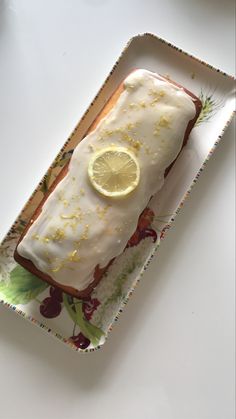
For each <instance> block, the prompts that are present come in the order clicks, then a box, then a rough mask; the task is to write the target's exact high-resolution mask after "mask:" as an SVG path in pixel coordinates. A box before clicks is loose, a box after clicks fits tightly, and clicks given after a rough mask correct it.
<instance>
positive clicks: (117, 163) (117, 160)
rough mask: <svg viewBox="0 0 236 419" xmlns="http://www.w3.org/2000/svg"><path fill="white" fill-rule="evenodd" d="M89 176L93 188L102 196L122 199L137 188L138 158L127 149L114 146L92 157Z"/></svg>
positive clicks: (138, 175) (138, 177)
mask: <svg viewBox="0 0 236 419" xmlns="http://www.w3.org/2000/svg"><path fill="white" fill-rule="evenodd" d="M88 175H89V179H90V181H91V183H92V185H93V187H94V188H95V189H96V190H97V191H98V192H100V193H101V194H102V195H105V196H110V197H122V196H125V195H127V194H129V193H130V192H132V191H133V190H134V189H135V188H136V187H137V185H138V183H139V179H140V168H139V164H138V162H137V159H136V157H135V156H134V155H133V153H131V152H130V151H129V150H127V148H124V147H115V146H113V147H107V148H104V149H103V150H100V151H98V152H97V153H95V154H94V155H93V156H92V158H91V159H90V161H89V165H88Z"/></svg>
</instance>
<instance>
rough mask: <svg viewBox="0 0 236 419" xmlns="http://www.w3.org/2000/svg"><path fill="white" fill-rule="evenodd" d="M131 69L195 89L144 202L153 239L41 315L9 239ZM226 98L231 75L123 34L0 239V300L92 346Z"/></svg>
mask: <svg viewBox="0 0 236 419" xmlns="http://www.w3.org/2000/svg"><path fill="white" fill-rule="evenodd" d="M134 68H146V69H148V70H151V71H154V72H157V73H159V74H162V75H165V76H169V77H170V78H171V79H172V80H174V81H176V82H177V83H179V84H181V85H183V86H184V87H186V88H187V89H188V90H190V91H191V92H193V93H194V94H195V95H197V96H199V97H200V98H201V100H202V102H203V110H202V112H201V115H200V117H199V119H198V122H197V124H196V126H195V128H194V129H193V131H192V133H191V135H190V138H189V141H188V144H187V146H186V147H184V149H183V150H182V152H181V155H180V156H179V157H178V159H177V161H176V163H175V164H174V166H173V168H172V169H171V171H170V173H169V174H168V176H167V178H166V180H165V184H164V186H163V188H162V190H161V191H160V192H159V193H158V194H157V195H156V196H154V197H153V198H152V200H151V201H150V203H149V207H150V208H151V210H152V211H153V212H154V214H155V217H154V220H153V222H152V224H151V225H149V226H148V231H149V233H150V231H152V232H153V231H155V232H156V233H157V240H156V242H155V243H154V242H153V238H154V235H153V234H152V233H151V234H150V235H146V238H143V239H142V240H141V241H140V242H139V243H138V244H137V245H136V246H133V247H130V248H127V249H126V250H125V251H124V253H123V254H122V255H120V256H119V257H117V258H116V260H115V262H114V263H113V264H112V265H111V267H110V268H109V270H108V272H107V274H106V275H105V276H104V277H103V279H102V280H101V282H100V284H99V285H98V286H97V288H96V289H95V290H94V291H93V293H92V295H91V298H90V299H89V300H88V301H86V302H82V301H79V300H75V299H74V300H71V299H70V298H68V297H67V296H66V295H64V299H63V302H62V303H60V304H61V308H62V307H63V306H64V309H63V310H61V311H60V313H58V312H59V309H58V310H54V313H53V312H52V313H51V315H56V314H57V316H56V317H54V318H48V317H47V318H46V317H45V316H44V315H41V314H40V305H41V303H42V301H43V300H44V299H45V298H48V297H49V295H50V294H49V291H50V290H49V287H48V286H47V285H46V284H45V283H43V282H41V280H39V279H37V278H35V277H33V276H32V275H31V274H28V273H27V271H24V270H23V269H22V268H20V267H19V265H17V264H16V262H15V261H14V259H13V252H14V249H15V246H16V243H17V241H18V239H19V237H20V234H21V232H22V230H23V228H24V226H25V225H26V224H27V223H28V221H29V220H30V218H31V216H32V214H33V213H34V211H35V209H36V207H37V206H38V204H39V203H40V201H41V199H42V198H43V196H44V194H45V193H46V191H47V189H48V188H49V186H50V185H51V183H52V182H53V180H54V179H55V177H56V176H57V175H58V173H59V172H60V170H61V169H62V168H63V166H64V165H65V164H66V163H67V162H68V160H69V158H70V156H71V154H72V152H73V150H74V148H75V147H76V145H77V144H78V143H79V141H81V139H82V138H83V137H84V135H85V133H86V131H87V130H88V128H89V126H90V125H91V123H92V122H93V120H94V119H95V118H96V116H97V115H98V113H99V112H100V110H101V109H102V108H103V106H104V104H105V103H106V101H107V100H108V99H109V97H110V96H111V94H112V93H113V92H114V90H115V89H116V88H117V86H118V85H119V83H120V82H121V81H122V80H123V79H124V78H125V77H126V76H127V74H128V73H130V71H131V70H132V69H134ZM234 97H235V79H234V78H233V77H232V76H229V75H227V74H225V73H223V72H222V71H220V70H219V69H216V68H214V67H212V66H210V65H209V64H207V63H205V62H203V61H201V60H199V59H197V58H195V57H193V56H191V55H189V54H187V53H186V52H184V51H182V50H181V49H179V48H177V47H176V46H174V45H172V44H170V43H168V42H166V41H165V40H163V39H161V38H158V37H157V36H155V35H153V34H149V33H145V34H142V35H138V36H135V37H133V38H131V40H130V41H129V42H128V44H127V45H126V47H125V48H124V50H123V51H122V53H121V55H120V57H119V58H118V60H117V61H116V63H115V65H114V66H113V68H112V70H111V72H110V74H109V75H108V77H107V79H106V80H105V82H104V84H103V85H102V87H101V89H100V90H99V92H98V94H97V95H96V97H95V99H94V100H93V102H92V103H91V105H90V106H89V108H88V109H87V111H86V112H85V114H84V115H83V117H82V119H81V120H80V122H79V123H78V125H77V126H76V128H75V130H74V131H73V132H72V134H71V136H70V137H69V139H68V140H67V141H66V143H65V145H64V146H63V148H62V149H61V151H60V152H59V154H58V155H57V157H56V159H55V160H54V162H53V163H52V165H51V166H50V168H49V169H48V171H47V173H46V174H45V176H44V178H43V179H42V180H41V182H40V183H39V185H38V187H37V188H36V190H35V191H34V193H33V194H32V196H31V197H30V199H29V201H28V202H27V204H26V206H25V207H24V208H23V210H22V212H21V214H20V215H19V217H18V218H17V219H16V221H15V223H14V224H13V226H12V227H11V229H10V230H9V232H8V233H7V235H6V237H5V238H4V240H3V241H2V243H1V245H0V301H1V303H3V304H4V305H5V306H6V307H8V308H10V309H12V310H14V311H15V313H17V314H19V315H21V316H23V317H24V318H25V319H27V320H30V321H31V322H32V323H33V324H35V325H38V326H40V328H41V329H42V330H45V331H46V332H49V333H50V334H51V335H52V336H55V337H57V338H58V339H60V340H61V341H63V342H64V343H66V344H67V345H69V346H70V347H71V348H72V349H74V350H76V351H82V352H90V351H94V350H95V349H98V348H100V347H101V346H102V345H103V344H104V342H105V341H106V338H107V336H108V334H109V332H110V330H111V329H112V326H113V324H114V322H115V320H116V319H117V318H118V316H119V314H120V313H121V312H122V310H123V308H124V305H125V304H126V303H127V301H128V300H129V297H130V296H131V294H132V292H133V290H134V288H135V286H136V285H137V283H138V282H139V280H140V278H141V277H142V275H143V273H144V271H145V270H146V269H147V266H148V265H149V263H150V261H151V259H152V258H153V256H154V253H155V252H156V250H157V249H158V247H159V245H160V242H161V240H162V239H163V238H164V236H165V232H166V231H167V230H168V229H169V228H170V226H171V224H172V223H173V221H174V218H175V216H176V215H177V214H178V213H179V211H180V209H181V207H182V206H183V203H184V201H185V199H186V197H187V196H188V195H189V193H190V191H191V189H192V187H193V185H194V184H195V183H196V181H197V179H198V177H199V175H200V173H201V172H202V170H203V168H204V166H205V164H206V162H207V161H208V160H209V158H210V156H211V155H212V153H213V151H214V149H215V147H216V146H217V144H218V143H219V141H220V140H221V138H222V135H223V133H224V131H225V129H226V128H227V126H228V125H229V123H230V121H231V119H232V117H233V114H234V109H235V101H234ZM41 312H42V310H41ZM49 314H50V313H49ZM47 316H48V314H47ZM72 337H73V338H72Z"/></svg>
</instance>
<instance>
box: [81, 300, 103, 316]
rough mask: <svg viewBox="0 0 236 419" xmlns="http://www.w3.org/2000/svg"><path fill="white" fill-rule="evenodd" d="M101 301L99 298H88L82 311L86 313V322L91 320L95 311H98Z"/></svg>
mask: <svg viewBox="0 0 236 419" xmlns="http://www.w3.org/2000/svg"><path fill="white" fill-rule="evenodd" d="M100 304H101V303H100V301H98V299H97V298H91V297H90V298H88V299H86V300H84V301H83V305H82V309H83V313H84V317H85V318H86V320H91V317H92V315H93V313H94V311H95V310H97V308H98V306H99V305H100Z"/></svg>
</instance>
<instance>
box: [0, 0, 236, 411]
mask: <svg viewBox="0 0 236 419" xmlns="http://www.w3.org/2000/svg"><path fill="white" fill-rule="evenodd" d="M147 31H148V32H154V33H156V34H158V35H160V36H162V37H164V38H166V39H167V40H169V41H171V42H173V43H175V44H176V45H177V46H179V47H181V48H183V49H184V50H186V51H188V52H190V53H193V54H194V55H196V56H199V57H201V58H202V59H204V60H205V61H208V62H209V63H211V64H213V65H215V66H216V67H219V68H221V69H223V70H225V71H226V72H228V73H232V74H233V73H234V71H235V70H234V60H235V57H234V52H233V51H234V48H233V47H234V45H233V43H234V41H233V34H234V6H233V0H232V1H231V0H224V1H222V0H197V1H196V0H190V1H189V0H179V1H178V2H177V1H175V0H165V1H164V2H163V1H160V0H119V1H115V0H83V1H82V0H41V1H40V0H5V1H4V0H0V146H1V147H0V202H1V205H0V220H1V224H0V236H1V237H0V238H2V237H3V235H4V234H5V233H6V231H7V230H8V228H9V226H10V225H11V223H12V222H13V220H14V219H15V217H16V215H17V214H18V212H19V211H20V209H21V208H22V206H23V204H24V203H25V201H26V200H27V198H28V197H29V195H30V193H31V191H32V189H33V188H34V187H35V185H36V184H37V182H38V181H39V179H40V178H41V176H42V175H43V173H44V172H45V170H46V168H47V167H48V165H49V163H50V162H51V160H52V159H53V157H54V156H55V153H56V152H57V151H58V150H59V148H60V147H61V145H62V144H63V142H64V141H65V139H66V138H67V137H68V134H69V133H70V132H71V130H72V129H73V127H74V126H75V124H76V122H77V121H78V119H79V118H80V116H81V115H82V113H83V112H84V110H85V109H86V108H87V106H88V104H89V103H90V101H91V99H92V98H93V96H94V95H95V93H96V92H97V90H98V88H99V87H100V85H101V83H102V82H103V80H104V78H105V76H106V75H107V73H108V72H109V70H110V69H111V67H112V65H113V63H114V62H115V60H116V58H117V56H118V54H119V53H120V51H121V49H122V48H123V46H124V44H125V43H126V41H127V40H128V39H129V37H130V36H132V35H134V34H137V33H142V32H147ZM147 348H148V349H147ZM0 372H1V378H0V417H1V418H3V419H12V418H17V419H21V418H22V419H32V418H34V419H41V418H50V417H53V418H56V419H67V418H69V419H75V418H95V419H100V418H102V419H110V418H112V419H120V418H122V419H129V418H131V419H132V418H135V419H154V418H155V419H233V418H234V403H233V398H234V132H233V125H231V126H230V127H229V129H228V130H227V132H226V134H225V136H224V138H223V141H222V143H221V144H220V146H219V147H218V149H217V151H216V152H215V154H214V156H213V157H212V158H211V160H210V162H209V164H208V165H207V167H206V169H205V171H204V173H203V175H202V176H201V178H200V179H199V181H198V183H197V185H196V186H195V188H194V190H193V192H192V194H191V196H190V199H188V200H187V202H186V204H185V206H184V209H183V210H182V212H181V214H180V215H179V217H177V219H176V222H175V225H174V227H173V228H172V230H171V231H170V233H169V234H168V235H167V237H166V239H165V240H164V242H163V244H162V246H161V248H160V251H159V255H158V258H157V257H156V258H155V260H154V261H153V263H152V264H151V266H150V269H149V270H148V272H147V273H146V275H145V276H144V278H143V280H142V282H141V283H140V285H139V287H138V288H137V289H136V291H135V293H134V296H133V298H132V299H131V300H130V302H129V304H128V305H127V307H126V309H125V312H124V313H123V315H122V316H121V318H120V320H119V322H118V323H117V325H116V326H115V327H114V330H113V332H112V334H111V335H110V338H109V340H108V342H107V344H106V345H105V347H104V348H103V349H102V350H100V351H97V352H95V353H92V354H85V355H83V354H82V355H81V354H77V353H74V352H72V351H71V350H70V349H68V348H67V347H66V346H64V345H62V344H60V343H59V342H57V341H56V340H53V339H52V338H51V337H50V336H48V335H46V334H43V333H42V332H41V331H40V330H39V329H38V328H36V327H33V326H32V325H31V324H29V323H27V322H26V321H24V320H23V319H22V318H19V317H18V316H16V315H15V314H14V313H13V312H10V311H9V310H6V309H5V308H3V307H0Z"/></svg>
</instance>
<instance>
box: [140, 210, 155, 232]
mask: <svg viewBox="0 0 236 419" xmlns="http://www.w3.org/2000/svg"><path fill="white" fill-rule="evenodd" d="M154 216H155V214H154V212H153V210H151V209H150V208H148V207H147V208H145V209H144V210H143V212H142V214H141V215H140V217H139V220H138V229H139V230H145V229H146V228H148V227H149V226H150V225H151V224H152V222H153V219H154Z"/></svg>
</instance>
